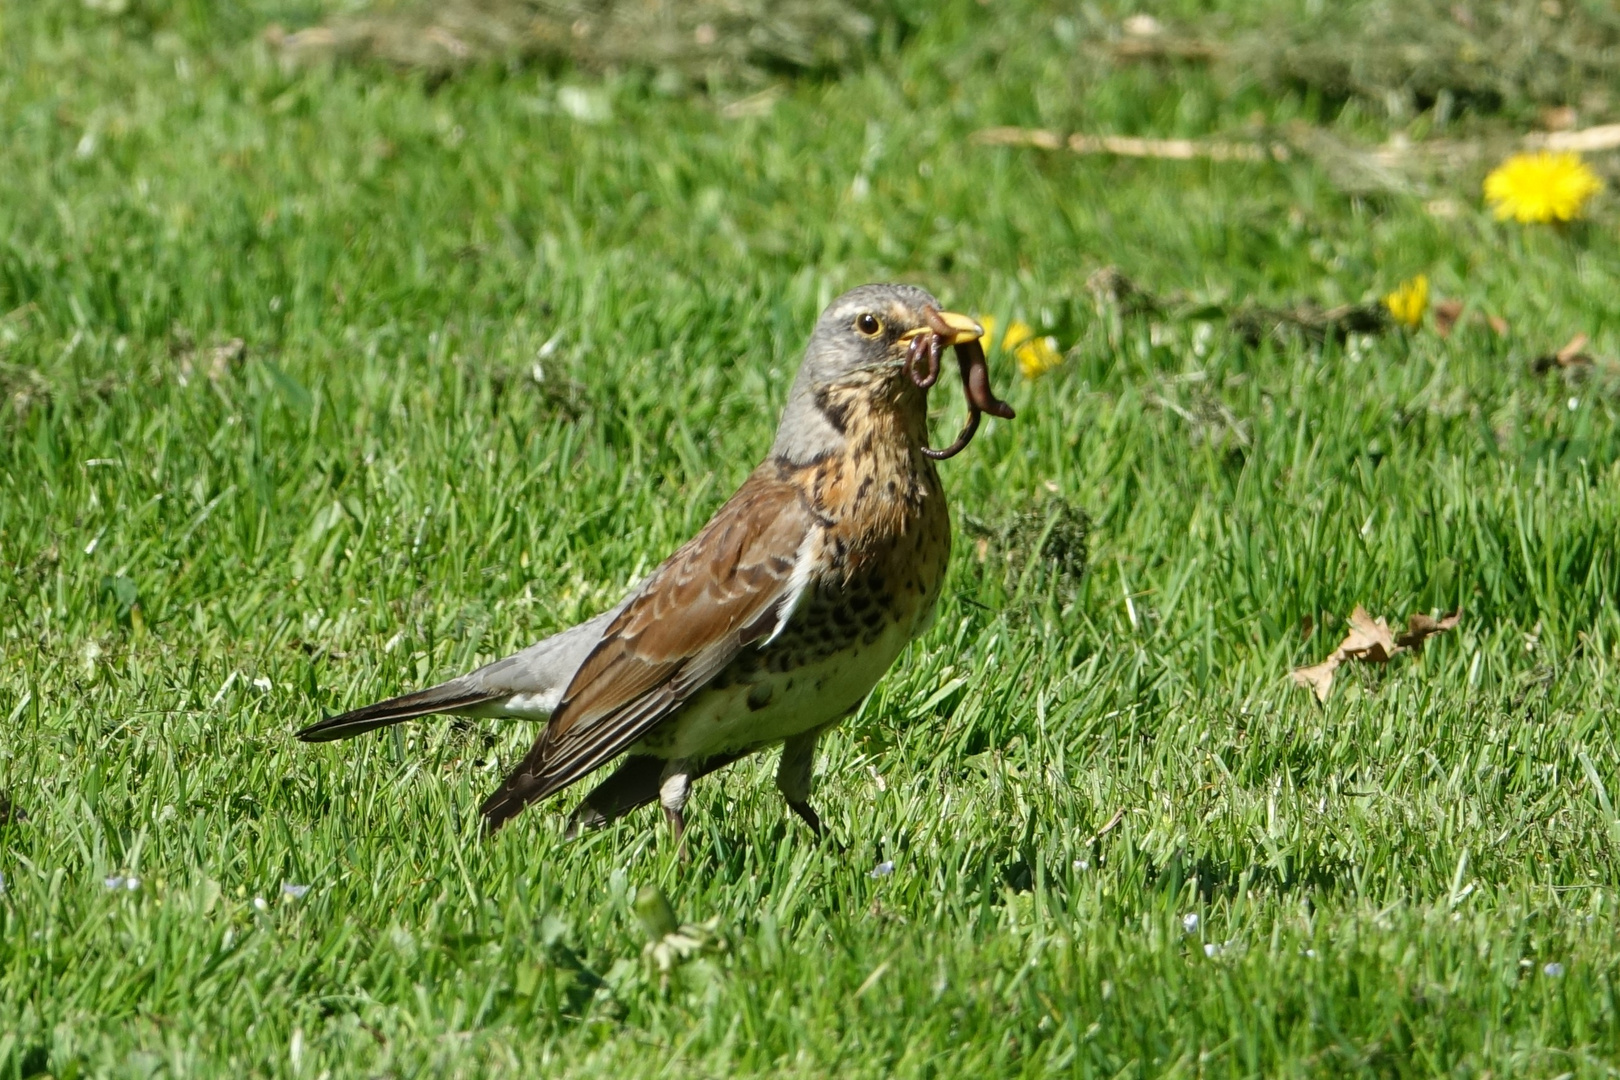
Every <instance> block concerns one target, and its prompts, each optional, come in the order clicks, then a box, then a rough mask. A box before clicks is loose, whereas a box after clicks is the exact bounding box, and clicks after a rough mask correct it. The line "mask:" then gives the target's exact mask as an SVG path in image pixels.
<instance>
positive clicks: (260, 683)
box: [253, 675, 272, 694]
mask: <svg viewBox="0 0 1620 1080" xmlns="http://www.w3.org/2000/svg"><path fill="white" fill-rule="evenodd" d="M253 685H254V686H257V687H258V688H259V689H260V690H263V691H264V692H265V693H267V694H268V693H269V692H270V689H271V686H272V683H271V682H270V679H269V677H268V676H265V675H260V676H259V677H258V678H257V679H254V680H253Z"/></svg>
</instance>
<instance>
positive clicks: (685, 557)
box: [482, 464, 815, 831]
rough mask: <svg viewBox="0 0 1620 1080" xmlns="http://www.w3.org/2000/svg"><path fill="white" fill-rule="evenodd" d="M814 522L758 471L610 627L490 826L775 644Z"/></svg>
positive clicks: (785, 489) (490, 811)
mask: <svg viewBox="0 0 1620 1080" xmlns="http://www.w3.org/2000/svg"><path fill="white" fill-rule="evenodd" d="M814 522H815V515H814V514H813V513H812V512H811V511H810V509H809V508H808V507H807V506H806V505H805V502H804V500H803V499H802V498H801V496H800V493H799V489H798V488H797V487H796V486H794V485H793V484H792V483H791V482H790V481H788V480H785V479H783V478H781V477H780V475H779V473H778V471H777V469H776V468H774V467H773V466H771V465H769V464H767V465H764V466H761V467H760V468H759V469H757V470H756V471H755V472H754V474H753V475H752V476H750V477H749V478H748V480H747V481H745V482H744V483H743V486H742V487H740V488H738V489H737V493H736V494H735V495H733V496H732V497H731V499H730V501H728V502H727V503H726V504H725V505H724V506H722V507H721V508H720V510H719V512H718V513H716V514H715V516H714V518H713V519H712V520H710V522H709V523H708V524H707V525H705V526H704V527H703V530H702V531H701V532H699V533H698V534H697V535H696V536H695V537H693V538H692V539H691V540H689V541H687V543H686V544H685V545H683V546H682V547H681V548H680V550H678V551H676V552H675V554H673V555H671V556H670V557H669V559H668V560H666V561H665V562H664V564H663V565H662V566H660V567H659V568H658V569H657V570H656V571H654V572H653V574H652V576H651V577H649V578H648V579H647V582H646V584H645V585H643V586H642V588H641V591H640V592H639V593H638V594H637V595H636V596H635V597H634V598H633V599H632V600H631V601H630V602H629V603H628V604H626V605H625V608H624V610H623V611H622V612H620V613H619V616H618V618H616V619H615V620H614V621H613V622H612V623H611V624H610V625H609V626H608V628H607V630H606V631H605V632H604V633H603V635H602V640H601V642H600V643H599V644H598V645H597V646H596V648H595V649H594V650H593V651H592V652H591V654H590V655H589V656H588V657H586V659H585V662H584V663H583V664H582V665H580V668H579V671H578V672H576V673H575V675H574V678H573V681H572V682H570V683H569V685H568V689H567V690H566V691H564V693H563V697H562V701H561V702H560V703H559V704H558V706H557V709H556V711H555V712H554V713H552V715H551V720H550V722H549V723H548V724H547V725H546V729H545V730H544V731H543V732H541V733H540V737H539V738H538V739H536V740H535V743H534V746H533V747H532V748H531V749H530V750H529V753H528V756H527V757H525V758H524V759H523V761H522V763H521V764H519V765H518V767H517V768H516V769H515V770H513V772H512V774H511V775H510V776H508V777H507V778H506V781H505V783H503V784H502V785H501V788H500V790H498V791H496V792H495V793H494V794H492V795H491V796H490V797H489V798H488V799H486V800H484V805H483V807H482V813H483V815H484V823H485V825H486V826H487V827H488V828H489V829H490V830H492V831H493V830H494V829H497V828H499V827H500V826H501V825H502V824H503V823H505V822H506V821H507V819H509V818H511V817H512V816H513V815H515V814H516V813H517V812H518V811H519V810H522V809H523V808H524V807H525V806H527V805H528V804H529V803H531V802H534V801H535V800H537V799H543V798H545V797H546V796H548V795H551V794H553V793H554V792H557V791H560V790H562V789H563V788H565V787H567V786H568V785H569V784H571V783H573V782H574V781H575V780H578V779H579V778H580V777H581V776H584V775H585V774H586V773H588V772H590V771H591V770H593V769H595V768H596V767H597V766H599V765H601V764H602V763H603V762H605V761H607V760H608V759H609V758H612V757H614V756H615V755H617V754H619V753H620V752H622V751H623V750H625V749H626V748H627V747H629V746H630V745H631V744H632V743H634V742H635V741H636V740H637V739H639V738H641V736H643V735H644V734H646V733H647V731H648V730H649V729H650V728H652V727H653V726H654V725H655V724H657V723H658V722H659V721H660V720H663V719H665V718H666V717H668V716H669V715H670V714H671V713H673V712H674V711H675V710H676V709H678V708H679V707H680V706H681V704H682V703H683V702H685V701H686V700H687V698H689V697H691V696H692V694H694V693H695V692H697V691H698V690H700V689H701V688H702V687H703V686H704V685H705V684H707V683H708V682H709V680H710V679H712V678H714V676H715V675H717V674H719V673H720V671H721V670H722V669H723V668H724V667H725V666H726V665H727V664H729V663H730V662H731V660H732V658H733V657H735V656H736V655H737V653H738V652H739V651H740V650H741V649H742V648H743V647H744V646H746V645H748V644H751V643H754V642H758V641H761V640H764V639H765V638H767V637H769V636H770V634H771V633H772V632H773V631H774V630H775V628H776V625H777V621H778V620H779V619H780V618H781V617H782V616H783V615H785V614H786V612H787V610H788V609H789V608H790V607H791V605H792V604H793V603H794V602H795V601H796V600H797V595H796V590H797V588H799V587H802V584H803V580H804V579H803V578H802V576H801V577H800V578H799V579H797V580H796V579H795V577H794V573H793V571H794V567H795V564H796V562H797V559H798V556H799V553H800V547H801V545H802V544H803V543H804V541H805V537H806V536H808V535H809V532H810V529H811V528H812V527H813V525H814Z"/></svg>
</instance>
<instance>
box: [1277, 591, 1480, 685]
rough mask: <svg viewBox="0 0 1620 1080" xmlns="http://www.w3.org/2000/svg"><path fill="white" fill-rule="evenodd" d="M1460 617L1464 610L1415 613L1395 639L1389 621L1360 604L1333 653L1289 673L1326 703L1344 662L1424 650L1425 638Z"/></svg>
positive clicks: (1377, 659) (1372, 661)
mask: <svg viewBox="0 0 1620 1080" xmlns="http://www.w3.org/2000/svg"><path fill="white" fill-rule="evenodd" d="M1461 618H1462V611H1461V610H1458V611H1453V612H1452V613H1451V614H1449V615H1443V616H1441V617H1440V618H1438V619H1435V618H1431V617H1430V616H1428V615H1412V616H1410V617H1409V618H1408V619H1407V620H1406V633H1404V634H1402V635H1401V636H1400V637H1399V638H1396V637H1395V635H1394V634H1392V633H1391V632H1390V629H1389V623H1388V622H1387V621H1385V620H1384V619H1383V618H1381V617H1380V618H1377V619H1375V618H1373V617H1372V616H1371V615H1369V614H1368V613H1367V609H1366V608H1364V607H1362V606H1361V605H1360V604H1357V605H1356V610H1355V611H1353V612H1351V613H1350V632H1349V633H1347V634H1346V635H1345V636H1344V640H1343V641H1341V642H1340V643H1339V647H1338V648H1337V649H1334V650H1333V654H1332V655H1331V656H1329V657H1328V658H1327V659H1326V660H1323V661H1322V662H1321V663H1319V664H1311V665H1308V666H1306V667H1298V668H1295V669H1294V670H1293V671H1292V672H1291V673H1290V674H1291V676H1292V677H1293V680H1294V683H1295V684H1296V685H1298V686H1303V687H1306V688H1307V689H1309V690H1310V691H1311V692H1313V693H1314V694H1315V695H1316V700H1318V701H1324V702H1325V701H1326V700H1327V699H1328V694H1330V693H1331V692H1332V691H1333V673H1334V672H1336V671H1337V670H1338V669H1339V666H1340V665H1341V664H1343V663H1344V662H1345V661H1347V660H1359V661H1361V662H1362V663H1366V664H1387V663H1389V661H1390V660H1391V659H1393V658H1394V657H1396V656H1398V655H1399V654H1401V653H1403V652H1421V651H1422V649H1423V643H1424V641H1426V640H1427V639H1429V638H1431V637H1433V636H1434V635H1435V634H1443V633H1445V632H1446V631H1447V630H1450V629H1451V628H1452V627H1454V626H1456V625H1457V622H1458V621H1459V620H1460V619H1461Z"/></svg>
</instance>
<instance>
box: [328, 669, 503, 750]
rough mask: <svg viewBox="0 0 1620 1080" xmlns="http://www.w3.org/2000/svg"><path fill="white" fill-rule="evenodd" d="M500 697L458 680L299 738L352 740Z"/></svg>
mask: <svg viewBox="0 0 1620 1080" xmlns="http://www.w3.org/2000/svg"><path fill="white" fill-rule="evenodd" d="M500 696H501V695H500V694H491V693H490V692H488V691H487V690H478V689H476V688H474V687H469V686H467V685H466V684H465V683H463V682H461V681H460V680H459V679H452V680H451V681H450V682H447V683H440V684H439V685H438V686H430V687H428V688H427V689H426V690H418V691H416V692H415V693H414V694H402V695H400V696H399V697H395V698H389V699H388V700H387V701H379V702H377V703H376V704H375V705H366V706H364V707H362V708H359V709H353V710H351V711H349V712H346V713H343V714H342V715H340V716H329V717H327V718H326V719H325V720H322V721H320V722H319V723H315V724H311V725H309V726H308V727H306V728H304V729H303V730H301V731H300V732H298V737H299V738H300V739H302V740H304V741H305V742H334V741H336V740H338V739H352V738H354V737H355V736H356V735H363V734H365V733H366V732H368V731H375V730H376V729H377V728H380V727H387V726H388V725H389V724H397V723H400V722H401V721H404V720H414V719H416V718H417V717H418V716H431V715H432V714H434V713H446V712H456V711H457V710H460V709H467V708H471V707H472V706H474V705H481V704H483V703H484V702H486V701H492V700H494V699H495V698H497V697H500Z"/></svg>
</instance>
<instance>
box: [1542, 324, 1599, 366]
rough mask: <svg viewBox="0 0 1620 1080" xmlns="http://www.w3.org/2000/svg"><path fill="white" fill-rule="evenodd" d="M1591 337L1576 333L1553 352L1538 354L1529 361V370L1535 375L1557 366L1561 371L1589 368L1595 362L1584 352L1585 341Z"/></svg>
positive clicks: (1588, 340)
mask: <svg viewBox="0 0 1620 1080" xmlns="http://www.w3.org/2000/svg"><path fill="white" fill-rule="evenodd" d="M1591 340H1592V339H1591V338H1589V337H1587V336H1586V335H1585V334H1576V335H1575V336H1574V337H1572V338H1570V339H1569V340H1568V341H1567V342H1565V343H1564V347H1563V348H1562V349H1559V350H1558V351H1557V352H1555V353H1551V354H1549V355H1546V356H1538V357H1536V358H1535V359H1534V360H1532V361H1531V362H1530V370H1532V371H1534V372H1535V373H1536V374H1537V375H1545V374H1546V373H1547V372H1549V371H1552V370H1553V369H1554V368H1557V369H1559V370H1562V371H1566V372H1571V373H1574V371H1575V369H1578V368H1589V367H1591V366H1592V365H1593V363H1595V361H1594V360H1593V359H1592V357H1591V356H1589V355H1587V353H1586V351H1585V350H1586V346H1587V343H1588V342H1590V341H1591Z"/></svg>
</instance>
